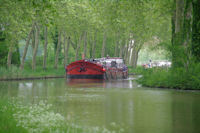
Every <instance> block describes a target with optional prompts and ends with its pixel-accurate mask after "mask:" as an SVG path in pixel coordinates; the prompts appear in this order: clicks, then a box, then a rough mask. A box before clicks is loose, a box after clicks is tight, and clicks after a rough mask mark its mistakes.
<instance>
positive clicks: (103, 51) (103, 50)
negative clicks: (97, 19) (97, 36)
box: [101, 31, 106, 57]
mask: <svg viewBox="0 0 200 133" xmlns="http://www.w3.org/2000/svg"><path fill="white" fill-rule="evenodd" d="M105 46H106V32H105V31H104V35H103V46H102V50H101V57H104V56H105Z"/></svg>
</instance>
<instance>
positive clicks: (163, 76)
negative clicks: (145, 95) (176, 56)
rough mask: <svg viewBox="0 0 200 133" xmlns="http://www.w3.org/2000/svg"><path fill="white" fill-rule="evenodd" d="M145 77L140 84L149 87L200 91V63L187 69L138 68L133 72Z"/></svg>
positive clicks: (139, 80)
mask: <svg viewBox="0 0 200 133" xmlns="http://www.w3.org/2000/svg"><path fill="white" fill-rule="evenodd" d="M131 71H133V72H136V73H137V74H142V75H143V77H142V78H140V79H138V82H139V83H140V84H142V85H143V86H147V87H160V88H174V89H192V90H197V89H200V63H197V64H195V65H191V66H190V67H189V68H188V69H187V70H186V69H185V68H173V69H172V68H150V69H144V68H141V67H139V68H137V69H135V70H131Z"/></svg>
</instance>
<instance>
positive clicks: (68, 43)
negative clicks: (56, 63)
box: [65, 37, 70, 65]
mask: <svg viewBox="0 0 200 133" xmlns="http://www.w3.org/2000/svg"><path fill="white" fill-rule="evenodd" d="M69 46H70V37H68V39H67V47H66V49H65V63H66V64H67V61H68V51H69ZM66 64H65V65H66Z"/></svg>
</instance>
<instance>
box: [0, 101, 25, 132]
mask: <svg viewBox="0 0 200 133" xmlns="http://www.w3.org/2000/svg"><path fill="white" fill-rule="evenodd" d="M16 112H17V110H16V108H15V106H14V105H13V103H11V102H10V101H9V100H8V99H6V98H2V97H1V100H0V133H5V132H7V133H28V131H27V130H25V129H24V128H22V127H20V126H17V121H16V120H15V119H14V117H13V114H14V113H16Z"/></svg>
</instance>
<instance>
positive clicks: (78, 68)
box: [66, 60, 105, 79]
mask: <svg viewBox="0 0 200 133" xmlns="http://www.w3.org/2000/svg"><path fill="white" fill-rule="evenodd" d="M104 73H105V69H104V68H103V66H102V65H100V64H96V63H93V62H90V61H85V60H79V61H75V62H72V63H71V64H69V65H68V66H67V67H66V74H67V78H69V79H104Z"/></svg>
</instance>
